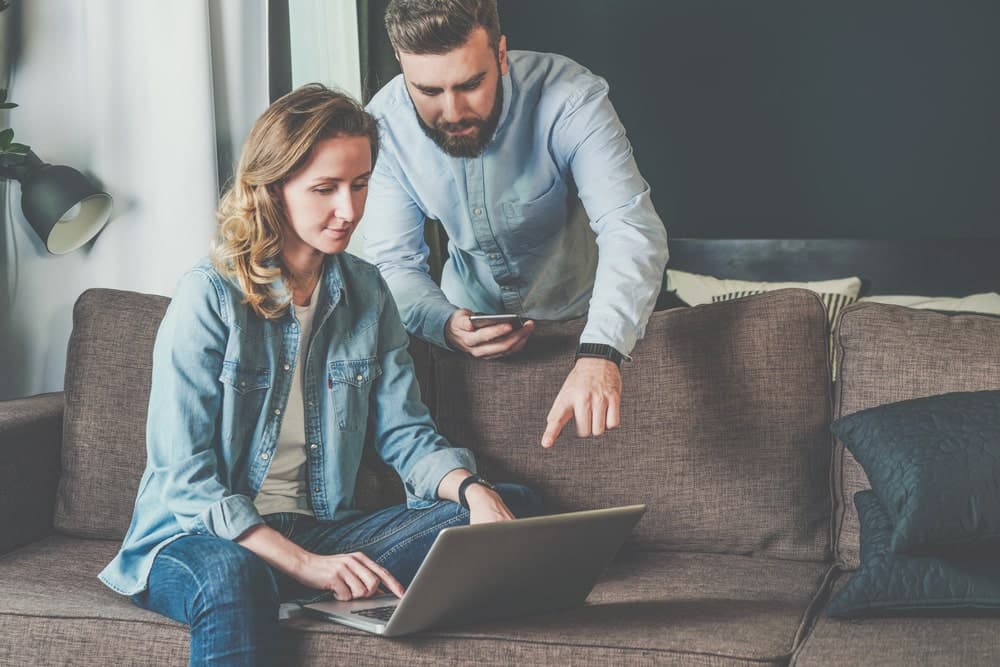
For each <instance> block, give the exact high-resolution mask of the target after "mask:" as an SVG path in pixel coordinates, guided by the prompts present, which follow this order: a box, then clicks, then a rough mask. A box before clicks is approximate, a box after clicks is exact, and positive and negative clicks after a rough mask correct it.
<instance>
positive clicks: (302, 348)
mask: <svg viewBox="0 0 1000 667" xmlns="http://www.w3.org/2000/svg"><path fill="white" fill-rule="evenodd" d="M322 283H323V276H322V275H320V279H319V281H318V282H317V283H316V288H315V289H314V290H313V293H312V295H311V296H310V297H309V303H308V304H307V305H305V306H296V305H295V304H294V303H293V304H292V307H293V308H294V309H295V317H296V318H298V320H299V350H298V353H297V354H296V355H295V370H294V371H293V374H292V386H291V389H289V391H288V403H287V404H286V405H285V416H284V418H283V419H282V420H281V430H280V431H278V443H277V445H276V446H275V449H274V455H273V456H272V457H271V467H270V468H268V470H267V477H265V478H264V483H263V484H261V487H260V493H258V494H257V497H256V498H254V500H253V504H254V506H256V507H257V511H258V512H260V513H261V515H264V514H274V513H276V512H297V513H299V514H308V515H309V516H313V512H312V509H311V508H310V507H309V484H308V480H307V479H306V473H307V471H308V466H307V465H306V420H305V404H304V402H303V399H302V368H303V366H304V365H305V361H306V351H307V350H308V349H309V341H310V340H311V338H312V326H313V317H314V316H315V314H316V302H317V301H318V299H317V298H316V294H317V292H319V286H320V285H321V284H322Z"/></svg>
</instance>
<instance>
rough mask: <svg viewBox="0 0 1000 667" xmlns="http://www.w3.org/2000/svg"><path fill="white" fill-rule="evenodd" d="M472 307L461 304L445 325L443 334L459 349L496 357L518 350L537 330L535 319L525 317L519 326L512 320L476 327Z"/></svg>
mask: <svg viewBox="0 0 1000 667" xmlns="http://www.w3.org/2000/svg"><path fill="white" fill-rule="evenodd" d="M469 315H472V311H471V310H469V309H468V308H460V309H458V310H456V311H455V312H454V313H452V314H451V317H449V318H448V323H447V324H445V327H444V337H445V338H446V339H447V340H448V344H449V345H451V346H452V348H454V349H456V350H461V351H462V352H467V353H468V354H470V355H472V356H473V357H476V358H477V359H496V358H498V357H506V356H507V355H510V354H514V353H515V352H519V351H520V350H521V349H523V348H524V346H525V345H527V344H528V337H529V336H530V335H531V332H532V331H534V330H535V323H534V322H532V321H531V320H526V321H525V322H524V325H523V326H522V327H521V328H520V329H514V325H512V324H494V325H492V326H488V327H483V328H482V329H476V328H475V327H473V326H472V320H470V319H469Z"/></svg>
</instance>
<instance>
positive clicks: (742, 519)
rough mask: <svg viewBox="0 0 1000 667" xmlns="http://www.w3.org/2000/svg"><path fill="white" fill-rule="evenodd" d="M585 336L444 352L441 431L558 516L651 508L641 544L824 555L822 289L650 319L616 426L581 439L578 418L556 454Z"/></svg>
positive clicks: (545, 334)
mask: <svg viewBox="0 0 1000 667" xmlns="http://www.w3.org/2000/svg"><path fill="white" fill-rule="evenodd" d="M582 326H583V325H582V323H580V322H569V323H560V324H543V325H540V326H539V327H538V329H537V330H536V332H535V333H534V334H533V336H532V339H531V342H530V343H529V345H528V347H527V348H526V349H525V351H524V352H523V353H521V354H520V355H518V356H516V357H513V358H509V359H499V360H495V361H475V360H471V359H469V358H467V357H465V356H462V355H459V354H455V353H450V352H446V351H443V350H434V359H435V361H434V368H433V370H434V378H433V385H434V392H435V402H436V405H437V409H436V417H437V424H438V427H439V428H440V429H441V431H442V432H443V433H444V434H445V435H446V436H447V437H448V438H449V439H450V440H451V442H452V443H454V444H455V445H457V446H463V447H469V448H470V449H472V450H473V451H474V452H475V454H476V457H477V462H478V464H479V467H480V470H481V471H482V472H483V474H484V475H485V476H487V478H489V479H493V480H496V481H517V482H521V483H526V484H529V485H531V486H533V487H534V488H536V489H537V490H539V491H540V492H541V493H542V495H543V498H544V500H545V501H546V504H547V509H548V510H550V511H570V510H580V509H592V508H601V507H610V506H615V505H626V504H633V503H646V504H647V505H648V510H647V513H646V515H645V517H644V518H643V519H642V521H641V522H640V524H639V526H638V528H637V532H636V540H637V542H638V546H639V547H640V548H645V549H654V550H660V549H662V550H689V551H706V552H719V553H737V554H755V555H767V556H774V557H778V558H790V559H801V560H825V559H827V558H828V557H829V554H830V538H829V525H830V524H829V521H830V512H831V503H830V491H829V477H828V474H829V463H830V455H831V447H832V438H831V436H830V434H829V430H828V427H829V422H830V416H831V410H832V407H831V393H830V392H831V390H830V371H829V365H828V361H827V322H826V318H825V312H824V309H823V305H822V304H821V303H820V301H819V299H818V297H817V296H816V295H815V294H813V293H811V292H806V291H802V290H781V291H777V292H771V293H767V294H762V295H759V296H752V297H748V298H745V299H740V300H737V301H730V302H726V303H719V304H712V305H705V306H699V307H696V308H683V309H677V310H671V311H666V312H661V313H654V314H653V316H652V318H651V320H650V322H649V324H648V326H647V328H646V333H645V337H644V338H643V340H641V341H640V342H639V344H638V345H637V347H636V348H635V350H634V352H633V353H632V356H633V358H634V361H633V362H631V363H628V362H626V363H625V364H624V366H623V370H622V375H623V382H624V393H623V396H622V410H621V421H622V425H621V427H620V428H618V429H616V430H614V431H611V432H609V433H608V434H606V435H605V436H603V437H600V438H596V439H578V438H577V437H576V435H575V428H574V426H573V424H572V423H570V424H569V425H567V427H566V429H564V431H563V435H562V436H561V437H560V438H559V440H558V441H557V442H556V444H555V446H554V447H553V448H552V449H550V450H545V449H542V447H541V446H540V440H541V436H542V432H543V431H544V428H545V422H546V416H547V413H548V412H549V409H550V407H551V405H552V402H553V400H554V399H555V397H556V394H557V393H558V391H559V389H560V387H561V385H562V383H563V381H564V380H565V378H566V375H567V373H568V372H569V371H570V369H571V368H572V367H573V357H574V351H575V348H576V344H577V341H578V338H579V335H580V332H581V330H582Z"/></svg>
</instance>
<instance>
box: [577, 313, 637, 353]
mask: <svg viewBox="0 0 1000 667" xmlns="http://www.w3.org/2000/svg"><path fill="white" fill-rule="evenodd" d="M641 336H642V334H641V333H639V334H636V333H635V332H634V331H632V330H631V327H624V326H622V325H621V324H613V323H611V322H608V321H600V320H594V319H588V320H587V326H585V327H584V329H583V333H581V334H580V342H581V343H597V344H599V345H610V346H611V347H613V348H615V349H616V350H618V351H619V352H621V353H622V354H623V355H625V356H626V357H627V356H628V355H630V354H632V348H634V347H635V342H636V340H637V339H638V338H640V337H641Z"/></svg>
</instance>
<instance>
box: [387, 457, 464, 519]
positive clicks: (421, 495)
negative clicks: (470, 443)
mask: <svg viewBox="0 0 1000 667" xmlns="http://www.w3.org/2000/svg"><path fill="white" fill-rule="evenodd" d="M461 468H464V469H466V470H468V471H469V472H471V473H475V472H476V459H475V457H474V456H473V455H472V452H470V451H469V450H468V449H463V448H461V447H443V448H441V449H439V450H438V451H436V452H434V453H432V454H428V455H427V456H425V457H423V458H422V459H420V460H419V461H417V464H416V465H415V466H414V467H413V471H412V472H411V473H410V476H409V477H408V478H407V479H406V481H405V482H404V484H403V486H405V487H406V504H407V506H408V507H409V508H410V509H421V508H423V507H427V506H429V505H433V504H434V503H436V502H437V501H438V500H439V498H438V495H437V490H438V487H439V486H440V485H441V480H442V479H444V478H445V475H447V474H448V473H450V472H451V471H452V470H459V469H461Z"/></svg>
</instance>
